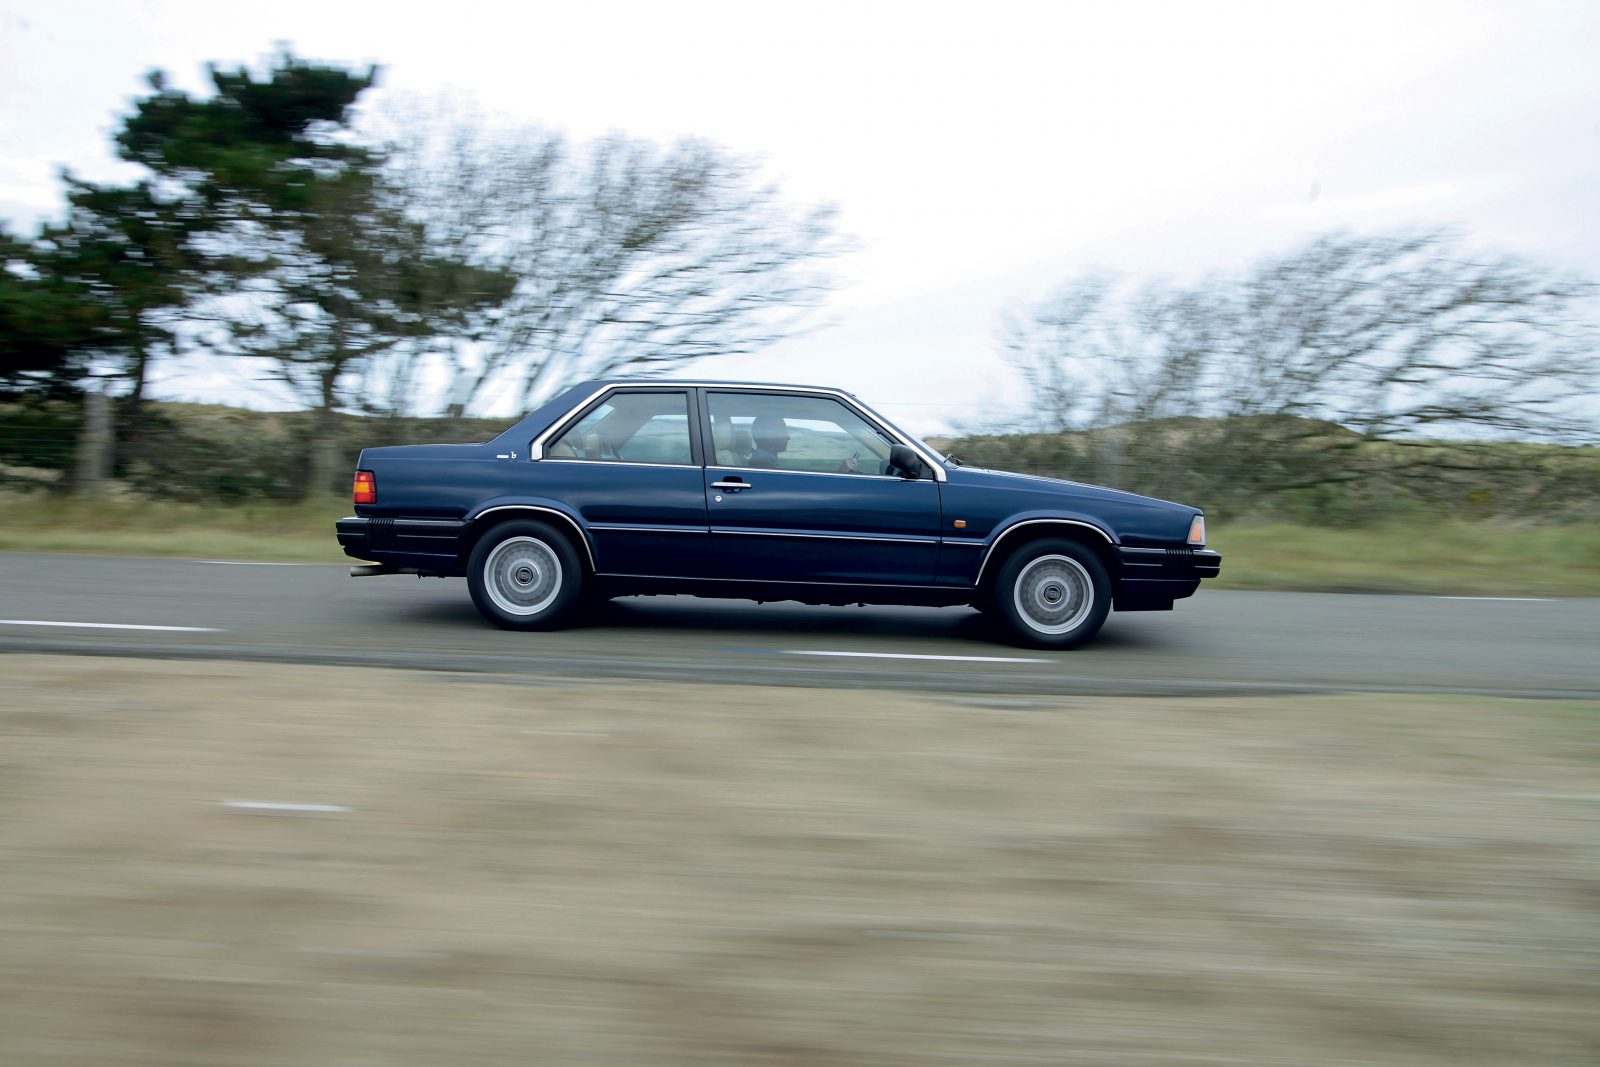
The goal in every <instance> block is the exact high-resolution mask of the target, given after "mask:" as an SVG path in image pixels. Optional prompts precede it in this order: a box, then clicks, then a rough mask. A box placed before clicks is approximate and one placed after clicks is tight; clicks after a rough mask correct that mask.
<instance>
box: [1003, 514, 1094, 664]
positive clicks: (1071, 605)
mask: <svg viewBox="0 0 1600 1067" xmlns="http://www.w3.org/2000/svg"><path fill="white" fill-rule="evenodd" d="M990 604H991V605H992V606H993V609H994V615H995V617H996V618H997V619H999V620H1000V621H1002V622H1003V623H1004V624H1005V626H1006V628H1007V630H1009V631H1010V634H1011V636H1012V637H1013V638H1015V639H1016V640H1017V641H1018V642H1020V643H1021V644H1024V645H1027V646H1029V647H1032V648H1053V649H1068V648H1076V647H1077V646H1079V645H1081V644H1083V643H1084V642H1085V641H1087V640H1089V639H1090V638H1091V637H1093V636H1094V635H1095V634H1097V633H1099V632H1100V627H1101V626H1103V625H1104V624H1105V621H1106V615H1107V614H1108V613H1109V612H1110V611H1111V578H1110V576H1109V575H1107V573H1106V567H1105V564H1104V563H1102V562H1101V561H1100V557H1099V556H1096V555H1095V554H1094V552H1093V550H1091V549H1090V548H1088V547H1087V546H1085V545H1082V544H1079V543H1078V542H1076V541H1065V540H1050V541H1034V542H1032V543H1030V544H1026V545H1023V546H1022V547H1021V548H1019V549H1017V551H1015V552H1013V553H1012V554H1011V556H1010V558H1008V559H1007V560H1006V561H1005V564H1004V565H1003V566H1002V567H1001V568H1000V573H999V574H998V575H997V576H996V578H995V587H994V592H993V595H992V599H991V600H990Z"/></svg>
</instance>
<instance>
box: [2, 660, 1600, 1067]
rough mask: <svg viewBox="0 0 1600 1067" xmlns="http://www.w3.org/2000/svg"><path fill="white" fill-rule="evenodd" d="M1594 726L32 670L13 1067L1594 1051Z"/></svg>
mask: <svg viewBox="0 0 1600 1067" xmlns="http://www.w3.org/2000/svg"><path fill="white" fill-rule="evenodd" d="M1597 742H1600V707H1597V706H1596V705H1594V704H1587V705H1580V704H1573V703H1567V704H1562V703H1554V702H1519V701H1509V700H1493V699H1487V698H1469V697H1463V698H1446V697H1376V696H1339V697H1293V698H1290V697H1271V696H1262V697H1253V698H1249V699H1209V700H1143V699H1140V700H1134V699H1102V698H1037V699H1019V700H993V701H984V700H975V699H972V698H958V697H950V698H939V697H927V696H920V695H915V696H914V695H901V694H893V693H880V692H844V691H838V690H803V689H773V688H748V687H740V686H733V685H706V686H685V685H664V684H663V685H647V684H634V685H624V684H615V683H606V684H583V683H581V682H579V683H574V682H572V681H569V680H559V681H557V680H552V681H544V680H540V679H496V678H485V677H481V676H471V675H444V674H424V673H413V672H403V671H379V670H365V669H360V670H357V669H340V668H324V667H292V666H278V665H245V664H235V663H173V662H154V661H138V660H112V659H91V658H50V657H42V656H40V657H34V656H6V657H4V658H0V1063H4V1064H5V1065H6V1067H25V1065H36V1064H49V1065H67V1064H71V1065H82V1064H115V1065H121V1064H149V1065H161V1067H171V1065H179V1064H193V1065H207V1067H232V1065H247V1064H248V1065H258V1064H259V1065H296V1067H300V1065H317V1067H368V1065H371V1067H379V1065H384V1067H388V1065H397V1064H401V1065H411V1064H415V1065H429V1067H434V1065H438V1067H447V1065H448V1067H470V1065H478V1064H496V1065H498V1064H505V1065H518V1067H522V1065H565V1064H585V1065H587V1064H605V1065H619V1067H621V1065H633V1064H639V1065H655V1064H661V1065H674V1067H675V1065H691V1064H693V1065H704V1064H739V1065H744V1064H750V1065H760V1064H796V1065H801V1064H803V1065H818V1067H828V1065H836V1064H837V1065H845V1064H852V1065H853V1064H895V1065H900V1064H941V1065H948V1064H961V1065H965V1064H973V1065H979V1064H984V1065H986V1064H1050V1065H1060V1064H1088V1065H1100V1064H1139V1065H1150V1064H1184V1065H1194V1064H1285V1065H1289V1064H1293V1065H1310V1064H1439V1065H1444V1064H1450V1065H1461V1064H1495V1065H1503V1064H1585V1065H1591V1064H1594V1063H1596V1062H1600V1013H1597V1012H1596V1011H1595V1008H1596V1005H1597V1004H1600V951H1597V950H1600V915H1597V910H1600V908H1597V905H1600V775H1597V773H1596V772H1597V768H1600V744H1597ZM241 805H246V806H241ZM248 805H269V806H267V807H260V806H248ZM271 805H312V806H316V807H312V808H284V807H275V806H271Z"/></svg>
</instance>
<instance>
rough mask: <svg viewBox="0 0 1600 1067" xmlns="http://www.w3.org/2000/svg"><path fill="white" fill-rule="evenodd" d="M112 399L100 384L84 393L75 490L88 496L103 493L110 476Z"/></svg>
mask: <svg viewBox="0 0 1600 1067" xmlns="http://www.w3.org/2000/svg"><path fill="white" fill-rule="evenodd" d="M111 444H112V438H111V398H110V397H109V396H107V395H106V394H105V390H104V389H103V388H102V387H101V386H99V385H98V384H96V385H93V386H90V387H89V388H88V389H86V390H84V393H83V429H82V431H81V432H80V433H79V434H78V468H77V472H76V474H77V477H76V478H75V479H74V488H75V489H76V490H77V491H78V492H79V493H83V494H85V495H89V494H94V493H97V492H99V491H100V488H101V486H102V485H104V483H105V480H106V478H107V477H109V476H110V474H111Z"/></svg>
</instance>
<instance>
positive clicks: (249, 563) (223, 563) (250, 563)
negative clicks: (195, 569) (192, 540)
mask: <svg viewBox="0 0 1600 1067" xmlns="http://www.w3.org/2000/svg"><path fill="white" fill-rule="evenodd" d="M188 562H190V563H213V564H215V565H217V566H218V567H320V566H323V564H320V563H264V562H262V561H260V560H252V559H191V560H189V561H188Z"/></svg>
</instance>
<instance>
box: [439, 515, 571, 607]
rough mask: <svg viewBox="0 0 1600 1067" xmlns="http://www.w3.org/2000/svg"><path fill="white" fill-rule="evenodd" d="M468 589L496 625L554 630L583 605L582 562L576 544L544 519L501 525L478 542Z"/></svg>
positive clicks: (469, 568) (469, 565) (470, 560)
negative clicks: (543, 520) (574, 546)
mask: <svg viewBox="0 0 1600 1067" xmlns="http://www.w3.org/2000/svg"><path fill="white" fill-rule="evenodd" d="M467 588H468V589H469V590H471V592H472V602H473V603H474V604H476V605H477V607H478V611H480V612H481V613H482V614H483V617H484V618H486V619H488V620H489V621H490V622H492V623H494V624H495V625H496V626H499V627H501V628H503V629H506V630H553V629H556V628H557V627H560V626H562V625H565V624H566V623H567V622H568V621H569V620H570V619H571V617H572V615H573V612H574V611H575V610H576V608H577V606H578V602H579V598H580V597H581V595H582V592H583V563H582V561H581V560H579V559H578V554H577V552H576V551H574V549H573V547H572V542H570V541H568V540H567V539H566V538H565V537H563V536H561V534H559V533H557V532H556V531H555V530H554V529H552V528H551V527H549V526H546V525H545V524H544V523H542V522H531V521H525V522H507V523H502V524H501V525H499V526H496V527H495V528H494V529H492V530H490V531H489V532H488V533H486V534H484V535H483V537H482V538H480V539H479V541H478V543H477V544H476V545H475V546H473V549H472V555H471V556H470V557H469V558H468V561H467Z"/></svg>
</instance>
